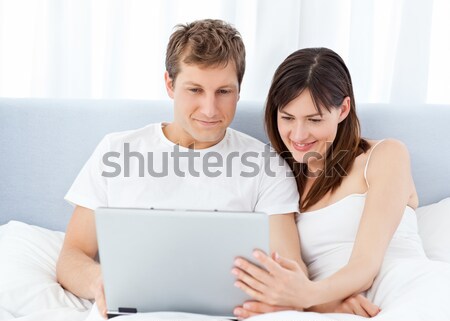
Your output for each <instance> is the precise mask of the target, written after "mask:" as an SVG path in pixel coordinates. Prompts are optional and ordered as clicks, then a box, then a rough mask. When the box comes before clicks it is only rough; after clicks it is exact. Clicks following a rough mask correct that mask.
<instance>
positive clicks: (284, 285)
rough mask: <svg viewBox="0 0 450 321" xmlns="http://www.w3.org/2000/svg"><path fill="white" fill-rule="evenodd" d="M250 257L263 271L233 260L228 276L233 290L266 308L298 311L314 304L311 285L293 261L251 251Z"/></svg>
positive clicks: (242, 260)
mask: <svg viewBox="0 0 450 321" xmlns="http://www.w3.org/2000/svg"><path fill="white" fill-rule="evenodd" d="M253 256H254V257H255V258H256V260H257V261H258V262H259V263H260V264H261V265H262V266H263V267H264V268H265V269H263V268H260V267H258V266H256V265H254V264H252V263H250V262H248V261H247V260H245V259H242V258H237V259H236V260H235V267H234V268H233V269H232V273H233V274H234V275H235V276H236V278H237V281H236V282H235V286H236V287H238V288H240V289H241V290H242V291H244V292H245V293H247V294H248V295H249V296H251V297H252V298H254V299H255V300H256V301H259V302H261V303H264V304H266V305H270V306H278V307H291V308H290V309H295V310H302V309H304V308H308V307H310V306H311V305H313V304H314V302H313V301H312V299H311V298H312V297H314V295H312V293H314V289H313V282H311V281H310V280H309V279H308V277H307V276H306V275H305V273H304V272H303V271H302V269H301V268H300V266H299V264H298V263H297V262H296V261H293V260H289V259H286V258H283V257H280V256H278V255H277V254H276V253H274V254H273V256H272V257H270V256H268V255H266V254H265V253H263V252H261V251H258V250H255V251H254V252H253Z"/></svg>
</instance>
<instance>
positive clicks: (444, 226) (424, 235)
mask: <svg viewBox="0 0 450 321" xmlns="http://www.w3.org/2000/svg"><path fill="white" fill-rule="evenodd" d="M416 214H417V225H418V228H419V234H420V237H421V239H422V242H423V247H424V249H425V253H426V254H427V256H428V258H430V259H432V260H437V261H443V262H448V263H450V197H449V198H446V199H443V200H442V201H440V202H438V203H434V204H431V205H427V206H423V207H419V208H418V209H417V210H416Z"/></svg>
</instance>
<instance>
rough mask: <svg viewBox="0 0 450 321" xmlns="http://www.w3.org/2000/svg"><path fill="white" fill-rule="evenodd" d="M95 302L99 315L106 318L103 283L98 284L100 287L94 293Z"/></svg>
mask: <svg viewBox="0 0 450 321" xmlns="http://www.w3.org/2000/svg"><path fill="white" fill-rule="evenodd" d="M95 302H97V309H98V312H99V313H100V315H101V316H102V317H103V318H105V319H106V318H107V310H106V299H105V292H104V290H103V285H101V286H100V289H99V290H98V292H97V293H96V295H95Z"/></svg>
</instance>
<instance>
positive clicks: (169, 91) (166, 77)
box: [164, 71, 174, 99]
mask: <svg viewBox="0 0 450 321" xmlns="http://www.w3.org/2000/svg"><path fill="white" fill-rule="evenodd" d="M164 83H165V84H166V90H167V94H168V95H169V97H170V98H172V99H173V96H174V94H173V85H174V83H173V79H172V78H170V76H169V72H168V71H166V72H165V73H164Z"/></svg>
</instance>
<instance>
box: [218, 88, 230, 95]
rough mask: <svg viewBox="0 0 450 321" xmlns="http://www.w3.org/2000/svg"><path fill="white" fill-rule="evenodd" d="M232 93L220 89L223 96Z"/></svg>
mask: <svg viewBox="0 0 450 321" xmlns="http://www.w3.org/2000/svg"><path fill="white" fill-rule="evenodd" d="M230 92H231V90H227V89H220V90H219V94H221V95H226V94H229V93H230Z"/></svg>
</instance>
